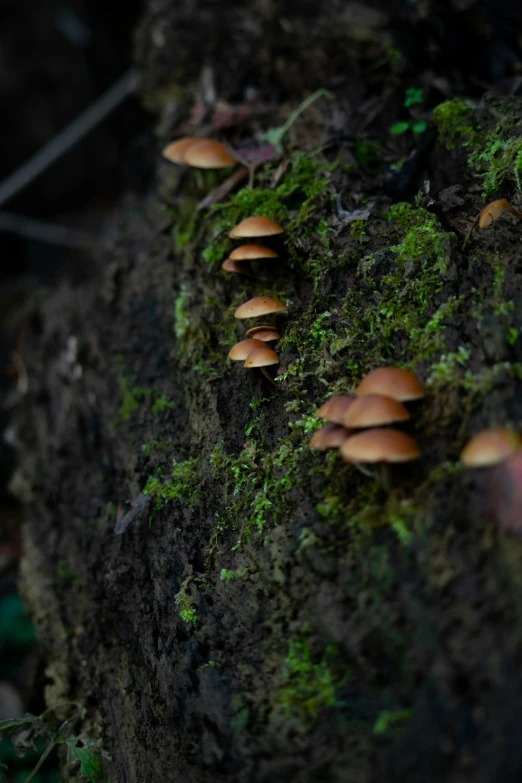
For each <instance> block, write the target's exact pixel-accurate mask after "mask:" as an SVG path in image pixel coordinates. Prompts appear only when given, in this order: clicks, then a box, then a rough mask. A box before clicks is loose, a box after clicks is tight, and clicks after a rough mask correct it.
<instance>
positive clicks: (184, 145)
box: [161, 136, 201, 163]
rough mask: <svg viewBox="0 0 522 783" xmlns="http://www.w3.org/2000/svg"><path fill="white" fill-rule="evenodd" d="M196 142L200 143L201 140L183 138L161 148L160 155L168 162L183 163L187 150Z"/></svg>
mask: <svg viewBox="0 0 522 783" xmlns="http://www.w3.org/2000/svg"><path fill="white" fill-rule="evenodd" d="M197 141H201V139H199V138H197V137H195V136H185V137H184V138H182V139H178V140H177V141H172V142H171V143H170V144H167V146H166V147H164V148H163V150H162V153H161V154H162V155H163V157H164V158H166V159H167V160H170V162H171V163H184V162H185V155H186V153H187V150H188V148H189V147H191V146H192V145H193V144H195V143H196V142H197Z"/></svg>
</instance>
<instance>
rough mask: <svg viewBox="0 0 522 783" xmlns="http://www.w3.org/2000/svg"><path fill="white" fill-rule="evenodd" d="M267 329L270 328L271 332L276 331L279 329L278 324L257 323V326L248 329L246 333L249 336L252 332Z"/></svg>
mask: <svg viewBox="0 0 522 783" xmlns="http://www.w3.org/2000/svg"><path fill="white" fill-rule="evenodd" d="M265 329H267V330H269V331H271V332H275V331H276V329H277V326H274V325H273V324H257V326H251V327H250V329H247V331H246V332H245V334H246V335H247V337H248V335H250V334H255V333H256V332H262V331H263V330H265Z"/></svg>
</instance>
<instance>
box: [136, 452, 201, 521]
mask: <svg viewBox="0 0 522 783" xmlns="http://www.w3.org/2000/svg"><path fill="white" fill-rule="evenodd" d="M199 469H200V463H199V461H198V460H196V459H187V460H185V461H182V462H177V461H176V460H173V461H172V470H171V471H170V474H169V476H168V477H167V478H165V477H164V475H163V472H162V471H160V470H159V469H158V470H157V472H156V474H155V475H152V476H149V478H148V479H147V483H146V484H145V487H144V489H143V492H144V493H145V494H146V495H150V496H151V498H152V499H153V500H154V504H153V511H157V510H158V509H159V508H161V506H163V505H164V504H167V503H172V502H173V501H175V500H184V501H186V503H187V505H188V507H189V508H190V509H192V508H193V507H194V504H195V503H196V501H197V499H198V496H199V494H198V487H199V481H200V478H199Z"/></svg>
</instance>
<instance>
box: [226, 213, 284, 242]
mask: <svg viewBox="0 0 522 783" xmlns="http://www.w3.org/2000/svg"><path fill="white" fill-rule="evenodd" d="M283 231H284V228H283V227H282V226H280V225H279V223H276V222H275V220H272V219H271V218H268V217H264V216H263V215H259V216H255V217H249V218H246V219H245V220H242V221H241V223H238V225H237V226H236V227H235V228H233V229H232V231H231V232H230V234H229V237H230V238H231V239H247V238H248V237H269V236H273V235H274V234H282V233H283Z"/></svg>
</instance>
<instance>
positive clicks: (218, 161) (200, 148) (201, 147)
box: [183, 139, 237, 169]
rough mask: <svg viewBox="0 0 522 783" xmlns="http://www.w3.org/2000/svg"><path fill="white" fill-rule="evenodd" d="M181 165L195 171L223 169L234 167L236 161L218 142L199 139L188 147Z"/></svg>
mask: <svg viewBox="0 0 522 783" xmlns="http://www.w3.org/2000/svg"><path fill="white" fill-rule="evenodd" d="M183 163H184V164H185V165H186V166H193V167H194V168H197V169H224V168H228V167H229V166H236V165H237V160H236V159H235V158H234V157H232V155H231V154H230V152H229V151H228V150H227V148H226V147H225V145H224V144H222V143H221V142H220V141H216V140H215V139H200V140H199V141H197V142H196V143H195V144H190V145H189V146H188V148H187V151H186V152H185V155H184V157H183Z"/></svg>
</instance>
